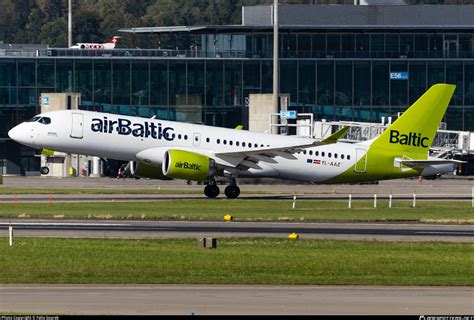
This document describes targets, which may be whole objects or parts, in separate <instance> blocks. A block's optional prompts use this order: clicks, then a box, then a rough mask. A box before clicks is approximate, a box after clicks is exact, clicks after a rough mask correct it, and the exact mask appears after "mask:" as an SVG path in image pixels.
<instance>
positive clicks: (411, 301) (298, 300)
mask: <svg viewBox="0 0 474 320" xmlns="http://www.w3.org/2000/svg"><path fill="white" fill-rule="evenodd" d="M0 312H2V313H9V312H11V313H29V314H35V313H41V314H49V315H51V314H100V315H106V314H116V315H122V314H123V315H127V314H128V315H130V314H134V315H140V314H144V315H145V314H152V315H216V314H217V315H218V314H224V315H226V314H227V315H252V314H255V315H265V314H267V315H292V314H294V315H298V314H300V315H305V314H306V315H317V314H323V315H331V314H338V315H344V314H349V315H352V314H355V315H357V314H359V315H367V314H375V315H379V314H380V315H390V314H396V315H403V314H408V315H472V314H473V313H474V290H473V288H471V287H365V286H209V285H206V286H201V285H195V286H193V285H153V286H150V285H141V286H135V285H133V286H120V285H118V286H101V285H96V286H82V285H59V286H58V285H50V286H44V285H34V286H25V285H0Z"/></svg>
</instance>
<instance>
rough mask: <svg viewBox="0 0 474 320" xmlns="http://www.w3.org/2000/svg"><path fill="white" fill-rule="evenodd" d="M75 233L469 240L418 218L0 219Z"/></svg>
mask: <svg viewBox="0 0 474 320" xmlns="http://www.w3.org/2000/svg"><path fill="white" fill-rule="evenodd" d="M10 223H12V225H13V230H14V235H15V236H20V237H21V236H29V237H31V236H32V237H77V238H182V237H287V236H288V235H289V234H291V233H293V232H294V233H297V234H298V235H299V236H300V237H301V238H318V239H345V240H378V241H446V242H474V226H473V225H456V224H421V223H329V222H324V223H310V222H301V223H298V222H212V221H208V222H202V221H128V220H127V221H121V220H113V221H110V220H93V221H88V220H61V221H58V220H34V219H28V220H21V219H13V220H7V219H2V220H0V230H3V231H2V232H1V233H0V236H1V235H2V234H3V236H8V233H7V232H8V225H9V224H10Z"/></svg>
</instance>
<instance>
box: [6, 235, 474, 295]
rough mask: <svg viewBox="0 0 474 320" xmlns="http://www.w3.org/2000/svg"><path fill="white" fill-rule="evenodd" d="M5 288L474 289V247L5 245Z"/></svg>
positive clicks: (271, 241)
mask: <svg viewBox="0 0 474 320" xmlns="http://www.w3.org/2000/svg"><path fill="white" fill-rule="evenodd" d="M0 240H1V244H0V270H2V272H0V283H25V284H26V283H78V284H79V283H87V284H92V283H100V284H104V283H117V284H143V283H149V284H152V283H153V284H160V283H163V284H171V283H173V284H288V285H294V284H301V285H302V284H305V285H307V284H324V285H343V284H344V285H463V286H471V285H474V273H473V272H472V266H473V264H474V256H473V255H472V252H473V251H472V250H473V245H472V244H460V243H456V244H453V243H390V242H375V241H335V240H312V239H299V240H296V241H291V240H287V239H278V238H239V239H234V238H226V239H218V246H217V249H199V248H197V245H196V240H195V239H158V240H125V239H53V238H17V239H15V243H14V246H13V247H8V246H7V239H5V238H0Z"/></svg>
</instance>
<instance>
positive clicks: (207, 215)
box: [0, 199, 474, 223]
mask: <svg viewBox="0 0 474 320" xmlns="http://www.w3.org/2000/svg"><path fill="white" fill-rule="evenodd" d="M411 204H412V203H411V201H403V200H398V201H394V202H393V207H392V208H388V203H387V201H382V200H380V201H379V203H378V207H377V208H376V209H374V208H373V202H372V201H362V200H361V201H353V203H352V209H348V208H347V202H346V201H342V200H341V201H333V200H331V201H330V200H319V201H318V200H305V201H298V202H297V204H296V209H292V208H291V207H292V200H288V201H286V200H279V201H275V200H245V199H237V200H227V199H220V200H208V199H202V200H161V201H148V202H147V201H144V202H120V201H109V202H80V203H60V202H58V203H56V202H54V200H53V203H52V204H51V205H50V204H48V203H17V204H16V205H14V204H13V203H1V204H0V217H2V218H18V217H20V218H64V219H67V218H69V219H71V218H76V219H94V218H100V219H162V220H163V219H166V220H218V221H219V220H222V219H223V217H224V216H225V215H227V214H230V215H232V216H234V219H235V220H236V221H422V222H453V223H473V222H474V209H473V208H472V206H471V202H470V201H465V202H462V201H458V202H454V201H418V202H417V207H416V208H412V207H411Z"/></svg>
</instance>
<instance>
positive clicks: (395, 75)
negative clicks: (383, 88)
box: [390, 72, 408, 80]
mask: <svg viewBox="0 0 474 320" xmlns="http://www.w3.org/2000/svg"><path fill="white" fill-rule="evenodd" d="M390 80H408V72H390Z"/></svg>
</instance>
